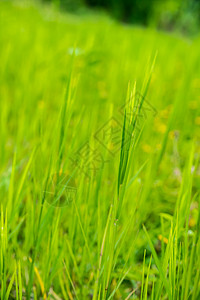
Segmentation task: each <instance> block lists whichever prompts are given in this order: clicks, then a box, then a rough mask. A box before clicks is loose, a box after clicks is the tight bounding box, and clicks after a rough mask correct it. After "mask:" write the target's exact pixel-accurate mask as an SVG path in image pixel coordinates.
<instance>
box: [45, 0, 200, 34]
mask: <svg viewBox="0 0 200 300" xmlns="http://www.w3.org/2000/svg"><path fill="white" fill-rule="evenodd" d="M44 1H45V2H52V3H53V4H54V5H56V6H57V7H59V8H60V9H61V10H63V9H64V10H68V11H80V9H81V8H82V9H83V7H85V6H87V7H90V8H93V9H94V8H95V9H97V10H99V9H103V10H104V11H107V12H109V14H110V15H111V16H113V17H114V18H116V19H117V20H119V21H122V22H124V23H131V24H140V25H143V26H151V27H154V28H159V29H163V30H167V31H174V30H178V31H180V32H182V33H183V34H187V35H191V34H196V33H197V32H198V30H199V28H200V3H199V1H198V0H163V1H159V0H143V1H140V0H44Z"/></svg>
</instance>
